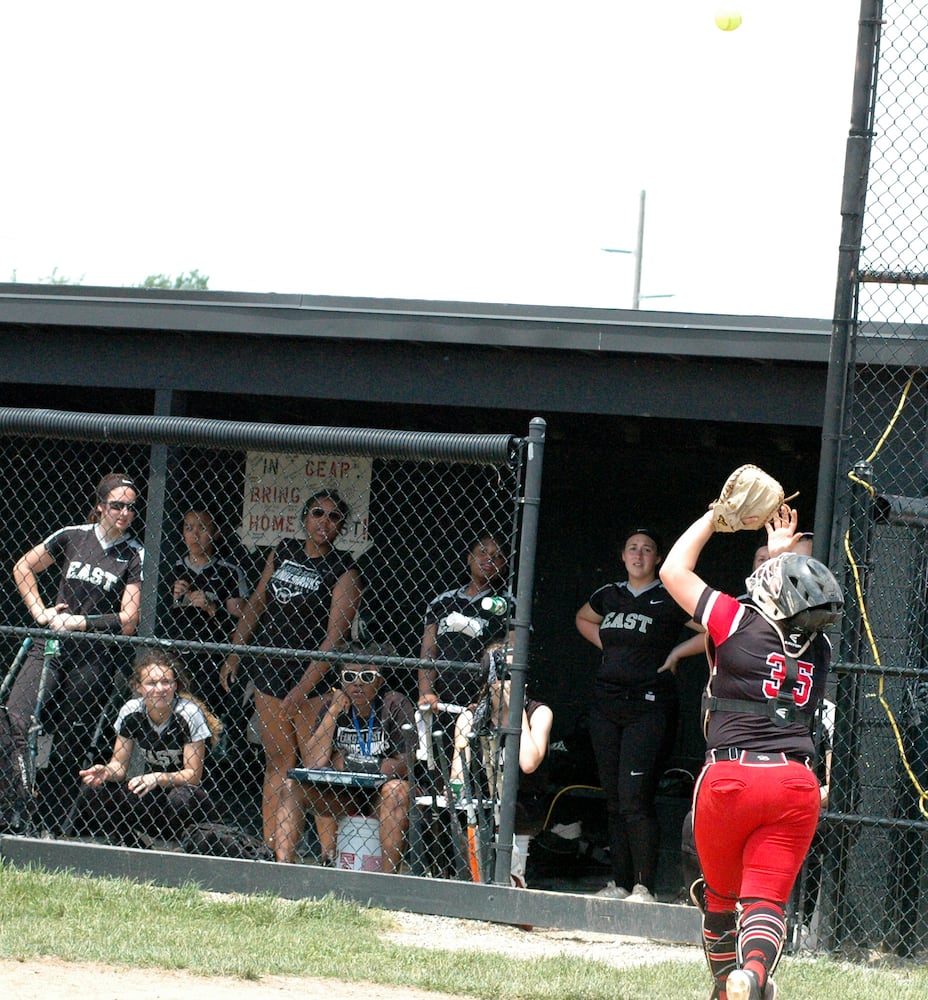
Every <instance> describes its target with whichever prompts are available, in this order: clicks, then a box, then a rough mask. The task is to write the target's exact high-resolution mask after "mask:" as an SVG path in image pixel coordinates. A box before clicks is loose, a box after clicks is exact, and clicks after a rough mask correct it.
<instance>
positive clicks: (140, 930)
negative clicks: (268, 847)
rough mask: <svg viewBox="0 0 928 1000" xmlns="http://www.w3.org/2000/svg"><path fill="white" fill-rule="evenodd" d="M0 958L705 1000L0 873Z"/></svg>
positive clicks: (679, 980) (250, 912)
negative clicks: (47, 958)
mask: <svg viewBox="0 0 928 1000" xmlns="http://www.w3.org/2000/svg"><path fill="white" fill-rule="evenodd" d="M0 914H2V920H0V957H3V958H14V959H22V960H29V959H35V958H39V957H41V956H54V957H57V958H60V959H64V960H66V961H74V962H91V961H95V962H105V963H110V964H113V965H125V966H131V967H134V968H146V967H154V968H164V969H184V970H187V971H189V972H192V973H195V974H197V975H203V976H212V975H227V976H237V977H239V978H242V979H250V980H256V979H260V978H261V977H262V976H265V975H272V974H276V975H291V976H323V977H332V978H335V979H341V980H365V981H368V982H374V983H384V984H392V985H397V986H416V987H419V988H421V989H428V990H434V991H435V992H437V993H457V994H460V993H466V994H467V995H468V996H472V997H480V998H483V997H486V998H491V997H492V998H499V1000H549V998H550V1000H640V998H642V997H648V1000H690V998H692V1000H705V997H706V996H707V994H708V977H707V973H706V971H705V969H704V968H703V966H702V965H701V964H696V963H688V962H661V963H658V964H655V965H648V966H642V967H638V968H629V969H616V968H613V967H611V966H608V965H606V964H604V963H601V962H596V961H582V960H579V959H576V958H546V959H534V958H533V959H530V960H529V959H524V960H520V959H513V958H511V957H509V956H503V955H497V954H487V953H475V952H463V951H453V952H452V951H434V950H432V949H422V948H415V947H406V946H403V947H401V946H399V945H396V944H392V943H390V942H388V941H385V940H383V938H382V935H384V933H385V932H387V931H388V930H389V929H390V928H391V926H392V918H391V915H390V914H389V913H388V912H385V911H381V910H373V909H367V908H365V907H362V906H360V905H358V904H355V903H349V902H343V901H338V900H335V899H331V898H327V899H323V900H300V901H289V900H281V899H277V898H275V897H272V896H230V897H219V898H217V897H216V896H213V895H208V894H206V893H203V892H201V891H200V890H199V889H198V888H196V887H195V886H186V887H184V888H181V889H164V888H159V887H156V886H153V885H145V884H142V885H140V884H138V883H135V882H131V881H128V880H125V879H104V878H87V877H77V876H73V875H68V874H60V873H49V872H47V871H43V870H39V869H26V870H24V869H14V868H12V867H11V866H9V865H6V864H0ZM777 982H778V984H779V985H780V989H781V996H782V997H783V998H784V1000H787V998H791V1000H807V998H815V1000H871V998H873V997H893V1000H916V998H919V1000H920V998H922V997H924V996H925V995H926V992H928V970H926V969H922V968H920V967H917V966H915V965H914V964H913V965H912V966H910V967H908V968H906V969H896V970H892V969H885V968H872V967H868V966H864V965H852V964H849V963H842V962H838V961H834V960H831V959H825V958H815V959H809V958H803V959H794V958H786V959H785V960H784V962H783V964H782V966H781V967H780V969H779V970H778V972H777Z"/></svg>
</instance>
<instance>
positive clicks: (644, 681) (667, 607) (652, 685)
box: [589, 580, 690, 701]
mask: <svg viewBox="0 0 928 1000" xmlns="http://www.w3.org/2000/svg"><path fill="white" fill-rule="evenodd" d="M589 605H590V607H591V608H592V609H593V611H594V612H595V613H596V614H597V615H600V616H601V617H602V619H603V620H602V621H601V622H600V624H599V638H600V641H601V642H602V646H603V656H602V661H601V663H600V667H599V670H598V671H597V674H596V694H597V697H602V698H608V699H615V698H619V699H630V700H637V699H639V698H640V699H643V700H645V701H665V700H668V699H673V698H676V681H675V678H674V676H673V674H672V673H671V672H670V671H669V670H668V671H665V672H664V673H661V674H659V673H658V672H657V670H658V668H659V667H661V666H663V664H664V661H665V660H666V659H667V656H668V655H669V654H670V651H671V650H672V649H673V648H674V646H676V645H677V643H678V642H679V641H680V631H681V629H682V628H683V627H684V626H685V625H686V623H687V622H688V621H689V620H690V616H689V615H688V614H687V613H686V612H685V611H684V610H683V609H682V608H681V607H680V606H679V605H678V604H677V603H676V602H675V601H674V599H673V598H672V597H671V596H670V594H669V593H668V592H667V591H666V590H665V589H664V585H663V584H662V583H661V582H660V580H655V581H654V583H652V584H650V585H649V586H648V587H646V588H645V589H644V590H642V591H640V592H639V593H637V594H636V593H634V592H633V591H632V590H631V588H630V587H629V586H628V583H627V582H622V583H609V584H606V585H605V586H604V587H600V588H599V590H597V591H596V592H595V593H594V594H593V596H592V597H591V598H590V600H589Z"/></svg>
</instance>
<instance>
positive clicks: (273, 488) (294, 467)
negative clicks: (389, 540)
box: [239, 451, 371, 556]
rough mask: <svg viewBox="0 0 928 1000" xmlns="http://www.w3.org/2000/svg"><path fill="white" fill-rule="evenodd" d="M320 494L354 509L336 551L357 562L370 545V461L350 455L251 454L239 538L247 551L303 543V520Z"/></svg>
mask: <svg viewBox="0 0 928 1000" xmlns="http://www.w3.org/2000/svg"><path fill="white" fill-rule="evenodd" d="M319 490H332V491H334V492H336V493H338V495H339V496H341V497H342V498H343V499H344V501H345V502H346V503H347V504H348V506H349V507H350V508H351V513H350V515H349V516H348V520H347V523H346V525H345V528H344V530H343V531H342V533H341V534H340V535H339V536H338V538H337V540H336V542H335V547H336V548H337V549H340V550H341V551H343V552H351V553H352V554H353V555H355V556H357V555H359V554H360V553H362V552H364V551H366V550H367V549H368V548H369V547H370V544H371V540H370V536H369V535H368V531H367V528H368V512H369V509H370V500H371V460H370V459H369V458H357V457H354V456H348V455H290V454H284V453H282V452H267V451H249V452H248V453H247V455H246V458H245V486H244V495H243V502H242V524H241V527H240V528H239V536H240V537H241V539H242V543H243V544H244V545H245V546H246V547H247V548H249V549H256V548H258V547H260V546H267V545H276V544H277V542H279V541H280V539H281V538H302V537H303V522H302V520H301V518H300V514H301V512H302V510H303V505H304V504H305V503H306V501H307V500H308V499H309V498H310V497H311V496H312V495H313V494H314V493H316V492H318V491H319Z"/></svg>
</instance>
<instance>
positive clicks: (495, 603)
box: [480, 597, 509, 615]
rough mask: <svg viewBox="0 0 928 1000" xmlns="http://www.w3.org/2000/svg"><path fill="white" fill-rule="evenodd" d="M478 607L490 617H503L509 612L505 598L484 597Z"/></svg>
mask: <svg viewBox="0 0 928 1000" xmlns="http://www.w3.org/2000/svg"><path fill="white" fill-rule="evenodd" d="M480 607H481V608H482V609H483V610H484V611H486V612H488V613H489V614H491V615H504V614H506V612H507V611H508V610H509V602H508V601H507V600H506V598H505V597H484V599H483V600H482V601H481V602H480Z"/></svg>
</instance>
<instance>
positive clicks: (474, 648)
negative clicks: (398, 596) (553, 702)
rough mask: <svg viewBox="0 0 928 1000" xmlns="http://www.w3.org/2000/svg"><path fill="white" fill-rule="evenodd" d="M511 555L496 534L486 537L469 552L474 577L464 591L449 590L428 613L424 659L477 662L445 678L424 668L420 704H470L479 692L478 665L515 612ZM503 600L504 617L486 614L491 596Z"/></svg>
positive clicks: (431, 604)
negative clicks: (509, 571)
mask: <svg viewBox="0 0 928 1000" xmlns="http://www.w3.org/2000/svg"><path fill="white" fill-rule="evenodd" d="M508 562H509V561H508V559H507V557H506V551H505V549H504V548H503V546H502V545H501V544H500V541H499V539H497V538H496V537H495V536H494V535H491V534H488V533H484V534H482V535H481V536H480V537H479V538H477V539H476V540H475V542H474V544H473V545H471V547H470V548H469V549H468V552H467V571H468V576H469V579H468V581H467V583H465V584H464V585H463V586H460V587H453V588H451V589H450V590H445V591H443V592H442V593H440V594H438V595H437V596H436V597H434V598H432V600H431V601H429V603H428V606H427V607H426V609H425V630H424V632H423V634H422V646H421V649H420V652H419V656H420V657H421V658H422V659H423V660H448V661H459V662H461V663H469V664H474V665H475V669H474V670H473V671H472V672H467V671H464V670H461V671H456V672H455V673H454V674H453V675H452V676H447V675H446V676H444V677H443V676H441V675H440V674H439V672H438V670H435V669H433V668H428V667H425V668H422V669H420V670H419V704H420V705H421V704H423V703H428V704H430V705H431V706H432V707H433V708H434V707H435V706H436V705H438V704H439V703H440V702H450V703H452V704H456V705H469V704H471V703H472V702H473V701H474V699H475V698H476V697H477V695H478V694H479V692H480V686H481V685H480V679H479V677H478V670H477V669H476V665H477V664H479V662H480V658H481V657H482V656H483V652H484V650H485V649H486V648H487V646H489V645H490V644H491V643H493V642H496V641H498V640H500V639H505V638H506V627H507V623H508V622H509V621H510V619H511V616H512V611H513V599H512V595H511V594H510V593H508V591H506V589H505V586H506V568H507V566H508ZM494 597H496V598H502V601H503V602H504V603H503V604H501V605H500V607H501V608H502V609H503V611H502V613H501V614H500V613H497V612H494V611H492V610H486V609H485V608H484V607H483V602H484V600H485V599H487V598H494Z"/></svg>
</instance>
